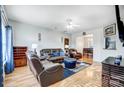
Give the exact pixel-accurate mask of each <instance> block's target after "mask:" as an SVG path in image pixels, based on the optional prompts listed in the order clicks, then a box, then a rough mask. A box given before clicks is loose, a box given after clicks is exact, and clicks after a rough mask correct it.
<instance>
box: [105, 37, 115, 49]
mask: <svg viewBox="0 0 124 93" xmlns="http://www.w3.org/2000/svg"><path fill="white" fill-rule="evenodd" d="M104 42H105V45H104V46H105V49H108V50H116V38H115V37H105V39H104Z"/></svg>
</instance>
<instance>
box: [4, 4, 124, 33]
mask: <svg viewBox="0 0 124 93" xmlns="http://www.w3.org/2000/svg"><path fill="white" fill-rule="evenodd" d="M5 9H6V12H7V15H8V18H9V19H11V20H15V21H19V22H23V23H27V24H32V25H36V26H40V27H44V28H48V29H51V30H57V31H65V30H66V25H67V22H66V20H67V19H69V18H70V19H72V22H73V23H74V24H77V25H80V26H79V27H75V28H74V29H73V30H72V31H74V32H75V31H83V30H86V29H92V28H95V27H98V26H102V25H105V24H108V23H110V22H112V21H114V20H115V9H114V6H112V5H110V6H108V5H104V6H103V5H89V6H87V5H81V6H79V5H26V6H21V5H7V6H5ZM123 9H124V7H123ZM123 15H124V13H123Z"/></svg>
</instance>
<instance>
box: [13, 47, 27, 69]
mask: <svg viewBox="0 0 124 93" xmlns="http://www.w3.org/2000/svg"><path fill="white" fill-rule="evenodd" d="M13 50H14V64H15V67H20V66H26V65H27V58H26V54H25V52H26V51H27V47H21V46H15V47H13Z"/></svg>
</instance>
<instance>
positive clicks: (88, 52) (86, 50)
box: [82, 34, 93, 64]
mask: <svg viewBox="0 0 124 93" xmlns="http://www.w3.org/2000/svg"><path fill="white" fill-rule="evenodd" d="M82 59H83V61H84V62H86V63H89V64H92V63H93V34H87V35H85V36H83V57H82Z"/></svg>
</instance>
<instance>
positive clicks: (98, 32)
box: [71, 27, 124, 62]
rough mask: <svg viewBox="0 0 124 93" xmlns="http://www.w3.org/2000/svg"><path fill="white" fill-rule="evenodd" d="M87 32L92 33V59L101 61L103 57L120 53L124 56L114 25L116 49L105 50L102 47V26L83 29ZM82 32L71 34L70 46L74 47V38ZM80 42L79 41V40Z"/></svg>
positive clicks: (123, 48)
mask: <svg viewBox="0 0 124 93" xmlns="http://www.w3.org/2000/svg"><path fill="white" fill-rule="evenodd" d="M85 32H86V33H87V34H88V33H89V34H93V45H94V46H93V47H94V51H93V52H94V53H93V60H94V61H98V62H101V61H103V60H104V59H105V58H107V57H109V56H117V55H122V56H123V58H124V47H122V43H121V42H120V40H119V38H118V29H117V27H116V33H117V34H116V47H117V50H105V49H104V35H103V27H99V28H96V29H92V30H87V31H85ZM81 36H82V32H80V33H74V34H73V35H72V43H71V44H72V45H71V46H72V47H73V48H76V38H77V37H81ZM79 42H80V41H79Z"/></svg>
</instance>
